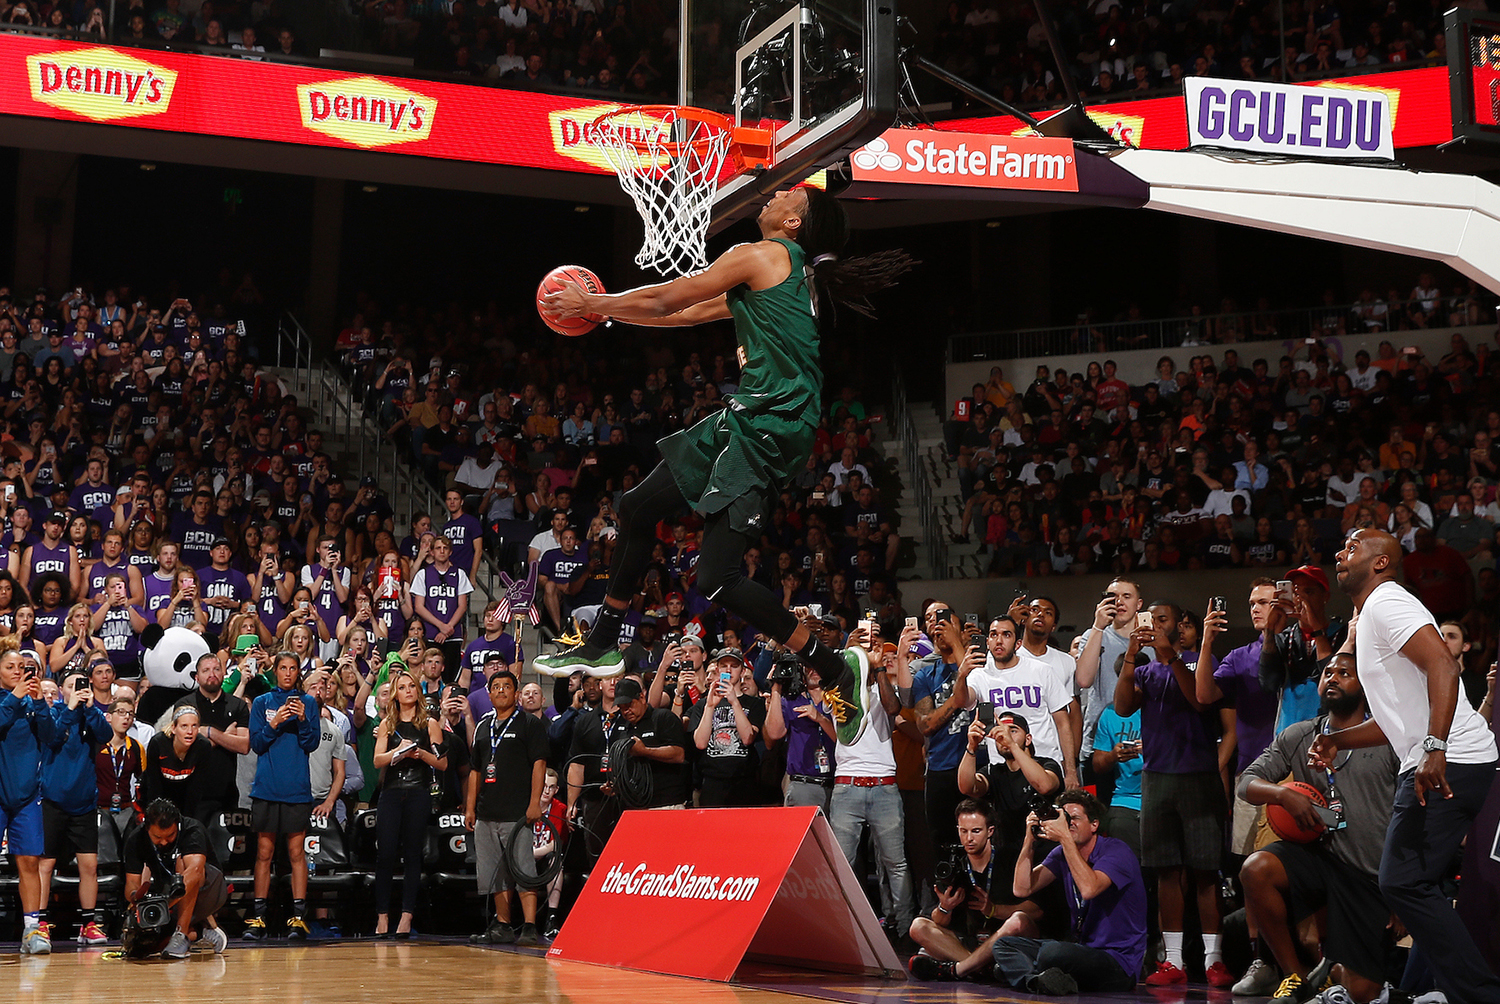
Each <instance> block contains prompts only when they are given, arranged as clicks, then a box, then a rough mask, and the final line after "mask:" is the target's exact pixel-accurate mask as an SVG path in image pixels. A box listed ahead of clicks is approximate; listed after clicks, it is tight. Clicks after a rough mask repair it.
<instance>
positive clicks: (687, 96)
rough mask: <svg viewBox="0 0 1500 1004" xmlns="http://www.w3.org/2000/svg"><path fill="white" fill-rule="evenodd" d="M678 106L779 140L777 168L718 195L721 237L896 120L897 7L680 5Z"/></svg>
mask: <svg viewBox="0 0 1500 1004" xmlns="http://www.w3.org/2000/svg"><path fill="white" fill-rule="evenodd" d="M679 31H680V33H681V35H680V39H679V47H680V50H681V51H680V60H679V64H678V66H679V79H678V86H679V91H680V98H679V100H680V102H681V103H682V104H685V105H694V106H697V107H700V108H709V109H712V110H714V111H717V112H720V113H722V114H725V115H728V116H729V117H730V118H731V119H733V120H735V122H736V124H739V125H747V126H760V127H764V128H769V129H772V130H773V132H774V141H773V144H772V146H773V151H774V161H773V164H772V166H771V167H770V168H768V169H765V170H763V171H757V172H747V173H744V174H741V175H738V176H736V177H734V178H731V179H727V180H725V181H724V182H722V183H721V184H720V186H719V191H718V194H717V201H716V204H715V208H714V224H715V229H717V228H718V227H720V226H723V225H724V224H726V223H728V222H730V221H732V220H734V219H737V218H738V217H740V216H741V215H743V214H745V213H746V212H748V211H749V210H751V209H752V208H754V207H756V206H758V205H759V204H760V203H761V202H762V200H763V199H764V197H765V196H767V195H769V194H770V193H772V192H774V191H775V190H776V189H777V188H779V187H782V186H785V185H787V184H795V183H797V182H800V181H802V180H804V179H805V178H807V177H808V176H809V175H811V174H813V173H814V172H816V171H818V170H820V169H821V168H823V167H826V166H828V165H829V164H831V163H833V162H836V161H838V160H840V159H842V158H843V157H844V156H846V155H847V154H849V153H850V152H852V151H854V150H856V149H858V148H859V147H861V146H863V145H864V144H865V143H866V142H868V141H869V140H871V139H874V138H875V137H876V136H879V135H880V134H881V133H883V132H884V131H885V130H886V129H888V128H890V127H891V126H892V125H893V124H894V123H895V119H896V91H897V86H896V81H897V78H898V69H897V64H896V9H895V4H894V3H893V2H892V0H800V2H797V0H792V2H788V0H682V8H681V18H680V23H679Z"/></svg>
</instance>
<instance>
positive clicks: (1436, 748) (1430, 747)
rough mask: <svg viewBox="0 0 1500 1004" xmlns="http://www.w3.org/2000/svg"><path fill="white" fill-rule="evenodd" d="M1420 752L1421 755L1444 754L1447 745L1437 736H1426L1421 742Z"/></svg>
mask: <svg viewBox="0 0 1500 1004" xmlns="http://www.w3.org/2000/svg"><path fill="white" fill-rule="evenodd" d="M1422 752H1423V753H1433V752H1437V753H1446V752H1448V744H1447V743H1446V742H1444V741H1443V740H1441V739H1439V738H1438V737H1437V736H1428V737H1427V738H1426V739H1423V740H1422Z"/></svg>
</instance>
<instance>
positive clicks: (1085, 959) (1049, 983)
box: [994, 791, 1147, 995]
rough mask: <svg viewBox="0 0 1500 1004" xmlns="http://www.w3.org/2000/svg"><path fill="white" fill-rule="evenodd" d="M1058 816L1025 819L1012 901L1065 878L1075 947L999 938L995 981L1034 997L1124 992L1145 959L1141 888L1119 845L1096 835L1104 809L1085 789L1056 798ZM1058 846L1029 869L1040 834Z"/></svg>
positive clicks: (1136, 868) (1136, 867)
mask: <svg viewBox="0 0 1500 1004" xmlns="http://www.w3.org/2000/svg"><path fill="white" fill-rule="evenodd" d="M1057 805H1058V808H1059V809H1060V810H1061V811H1060V812H1059V814H1058V815H1056V816H1054V817H1052V818H1051V819H1041V818H1039V817H1038V816H1037V815H1036V814H1035V813H1033V814H1032V815H1031V816H1030V817H1029V818H1028V819H1027V820H1026V822H1027V827H1026V839H1025V843H1024V844H1023V845H1022V847H1021V856H1020V858H1019V859H1018V860H1017V861H1016V871H1015V875H1014V881H1015V885H1014V887H1013V888H1012V890H1011V892H1012V893H1013V894H1014V895H1016V896H1034V895H1036V894H1037V893H1038V892H1040V891H1041V890H1043V889H1046V888H1047V887H1049V886H1051V885H1052V884H1053V883H1055V882H1056V881H1057V880H1058V879H1059V878H1061V879H1062V886H1063V889H1064V891H1065V892H1066V896H1065V897H1064V898H1066V899H1067V901H1068V911H1069V919H1070V921H1071V923H1070V924H1069V928H1070V930H1072V932H1073V936H1074V940H1073V941H1038V940H1037V939H1035V938H1026V937H1015V936H1010V935H1007V936H1004V937H1001V938H1000V939H998V940H997V941H996V942H995V948H994V956H995V978H996V980H998V981H1000V982H1002V983H1006V984H1009V985H1010V986H1012V987H1016V988H1018V989H1024V990H1029V991H1031V992H1032V993H1036V994H1049V995H1065V994H1076V993H1080V992H1082V993H1098V992H1115V993H1118V992H1123V991H1127V990H1131V989H1133V988H1134V987H1135V982H1136V974H1137V973H1139V972H1140V970H1141V960H1142V959H1143V958H1145V955H1146V919H1147V917H1146V884H1145V880H1144V879H1142V878H1141V866H1140V864H1139V862H1137V861H1136V859H1135V855H1134V854H1132V853H1131V852H1130V848H1129V847H1126V846H1125V842H1124V841H1122V840H1115V839H1113V838H1111V837H1102V836H1100V835H1099V818H1100V816H1102V815H1103V813H1104V806H1103V805H1101V804H1100V803H1099V801H1098V799H1096V798H1094V796H1092V795H1090V794H1088V793H1087V792H1082V791H1069V792H1066V793H1065V794H1064V795H1063V796H1062V797H1061V798H1059V799H1058V800H1057ZM1038 830H1040V832H1041V836H1042V837H1043V838H1045V839H1047V840H1054V841H1056V842H1057V846H1056V847H1055V848H1053V850H1052V852H1051V853H1050V854H1048V855H1047V857H1046V859H1045V860H1044V861H1043V862H1042V863H1041V864H1039V865H1036V866H1035V867H1031V868H1028V867H1027V864H1026V863H1027V862H1028V861H1029V860H1030V859H1031V851H1032V850H1033V844H1034V841H1035V840H1036V839H1037V836H1036V834H1037V832H1038Z"/></svg>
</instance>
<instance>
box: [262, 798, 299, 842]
mask: <svg viewBox="0 0 1500 1004" xmlns="http://www.w3.org/2000/svg"><path fill="white" fill-rule="evenodd" d="M312 809H313V804H312V803H311V802H268V801H266V800H265V799H263V798H252V799H251V800H250V829H252V830H254V831H255V832H256V833H273V834H275V835H276V836H284V835H286V834H289V833H306V832H307V821H308V820H309V819H311V818H312Z"/></svg>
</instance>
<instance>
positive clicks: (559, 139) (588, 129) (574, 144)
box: [547, 104, 662, 172]
mask: <svg viewBox="0 0 1500 1004" xmlns="http://www.w3.org/2000/svg"><path fill="white" fill-rule="evenodd" d="M619 107H620V106H619V105H610V104H604V105H588V106H586V107H583V108H564V109H560V110H559V111H555V112H548V113H547V124H548V127H549V129H550V131H551V133H552V149H553V150H554V151H556V152H557V153H558V154H560V155H561V156H564V157H567V158H569V159H570V160H577V161H582V162H583V163H585V164H588V165H589V166H590V167H595V168H598V169H599V170H601V171H609V172H613V171H614V167H613V165H611V164H610V162H609V160H608V159H607V158H606V157H605V156H604V150H603V148H602V147H601V146H600V145H599V140H598V137H597V135H596V133H597V130H596V129H595V128H594V120H595V119H597V118H598V117H599V116H600V115H603V114H604V113H605V112H612V111H614V110H615V109H616V108H619ZM636 124H638V125H640V126H641V127H643V128H647V129H649V128H652V126H653V125H654V126H655V127H656V128H657V130H658V131H660V129H661V128H662V125H661V120H660V119H655V118H649V117H645V116H642V117H641V118H640V121H639V122H638V123H636ZM633 127H634V126H632V128H633Z"/></svg>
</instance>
